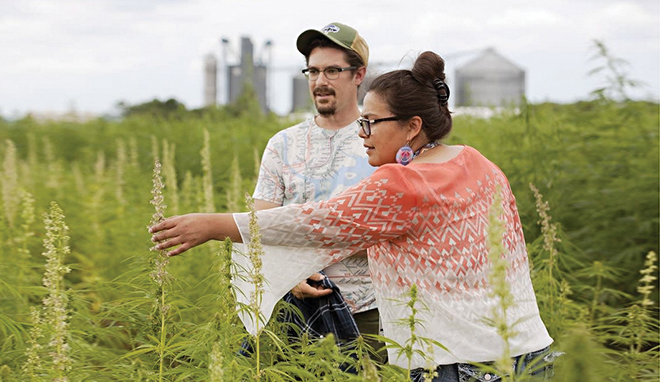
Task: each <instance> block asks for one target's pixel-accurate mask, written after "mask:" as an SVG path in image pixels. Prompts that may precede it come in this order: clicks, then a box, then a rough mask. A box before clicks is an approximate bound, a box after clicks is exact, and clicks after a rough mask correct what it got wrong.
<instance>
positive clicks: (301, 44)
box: [296, 29, 353, 55]
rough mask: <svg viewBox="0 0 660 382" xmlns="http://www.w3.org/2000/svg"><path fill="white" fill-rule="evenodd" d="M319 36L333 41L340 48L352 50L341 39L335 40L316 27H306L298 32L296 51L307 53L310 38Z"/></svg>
mask: <svg viewBox="0 0 660 382" xmlns="http://www.w3.org/2000/svg"><path fill="white" fill-rule="evenodd" d="M319 37H321V38H325V39H328V40H330V41H332V42H334V43H335V44H337V45H339V46H341V47H342V48H346V49H349V50H353V49H351V47H350V46H346V45H345V44H344V43H342V42H341V41H339V40H337V39H335V38H333V37H331V36H329V35H327V34H325V33H322V32H319V31H317V30H316V29H308V30H306V31H304V32H302V33H301V34H300V36H298V40H297V41H296V47H297V48H298V51H299V52H300V53H302V54H303V55H307V54H309V49H308V46H309V43H310V42H311V41H312V40H314V39H316V38H319Z"/></svg>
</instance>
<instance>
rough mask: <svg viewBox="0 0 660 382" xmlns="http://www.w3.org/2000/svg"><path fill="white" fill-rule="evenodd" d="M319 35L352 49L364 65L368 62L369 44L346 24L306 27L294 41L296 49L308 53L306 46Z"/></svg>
mask: <svg viewBox="0 0 660 382" xmlns="http://www.w3.org/2000/svg"><path fill="white" fill-rule="evenodd" d="M319 36H323V37H326V38H328V39H329V40H330V41H332V42H334V43H335V44H337V45H339V46H341V47H342V48H346V49H349V50H352V51H354V52H355V53H357V54H358V55H359V56H360V58H362V62H363V63H364V66H367V64H368V62H369V46H368V45H367V42H366V41H364V39H363V38H362V36H360V35H359V34H358V32H357V31H356V30H355V29H353V28H351V27H349V26H348V25H346V24H341V23H331V24H328V25H326V26H324V27H323V28H321V29H320V30H316V29H308V30H306V31H304V32H302V33H301V34H300V36H298V41H297V42H296V46H297V47H298V51H300V53H302V54H304V55H306V54H308V53H309V51H308V49H307V46H308V45H309V43H310V42H311V41H312V40H313V39H315V38H317V37H319Z"/></svg>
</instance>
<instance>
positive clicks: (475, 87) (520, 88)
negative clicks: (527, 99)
mask: <svg viewBox="0 0 660 382" xmlns="http://www.w3.org/2000/svg"><path fill="white" fill-rule="evenodd" d="M455 77H456V81H455V85H454V89H455V90H454V89H452V90H454V92H455V93H456V98H455V100H456V101H455V106H510V105H512V104H518V103H519V102H520V100H521V98H522V97H523V96H524V95H525V71H524V70H522V69H521V68H519V67H518V66H516V65H515V64H513V63H512V62H511V61H509V60H508V59H506V58H504V57H503V56H502V55H500V54H499V53H497V52H496V51H495V49H493V48H489V49H486V50H485V51H483V53H482V54H481V55H480V56H478V57H476V58H475V59H473V60H472V61H470V62H468V63H467V64H465V65H463V66H462V67H460V68H459V69H456V76H455Z"/></svg>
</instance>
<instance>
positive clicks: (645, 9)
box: [0, 0, 660, 117]
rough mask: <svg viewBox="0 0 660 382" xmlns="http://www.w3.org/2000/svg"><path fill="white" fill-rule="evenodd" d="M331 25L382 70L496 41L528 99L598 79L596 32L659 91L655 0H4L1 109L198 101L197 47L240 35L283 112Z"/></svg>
mask: <svg viewBox="0 0 660 382" xmlns="http://www.w3.org/2000/svg"><path fill="white" fill-rule="evenodd" d="M332 21H339V22H343V23H346V24H349V25H351V26H354V27H355V28H356V29H358V30H359V32H360V33H361V34H362V35H363V36H364V37H365V39H366V40H367V42H368V43H369V46H370V49H371V62H372V63H381V64H382V65H381V66H379V68H380V69H381V70H384V69H385V68H387V69H390V68H395V67H397V66H400V67H407V66H409V65H410V63H411V62H412V60H413V59H414V57H415V56H416V54H417V53H419V52H422V51H425V50H432V51H435V52H436V53H438V54H440V55H441V56H444V57H445V58H446V61H447V74H448V77H449V81H450V83H451V78H452V76H453V70H455V68H456V67H458V66H460V65H461V64H462V63H464V62H465V61H466V60H468V59H470V58H471V57H473V56H474V54H472V53H474V52H478V51H480V50H482V49H484V48H487V47H494V48H495V49H496V50H497V51H498V52H499V53H501V54H502V55H504V56H505V57H507V58H508V59H510V60H511V61H512V62H514V63H515V64H516V65H518V66H520V67H521V68H523V69H524V70H525V71H526V73H527V84H526V93H527V96H528V98H529V99H530V100H531V101H532V102H541V101H555V102H573V101H576V100H580V99H586V98H588V97H589V93H590V92H591V91H592V90H593V89H595V88H597V87H599V86H601V85H602V84H603V81H604V79H603V77H593V76H591V77H590V76H588V75H587V73H588V72H589V71H590V70H591V69H593V68H595V67H596V66H598V65H599V64H600V63H599V62H598V61H593V60H590V58H591V57H592V56H593V54H594V53H595V50H594V44H593V40H594V39H598V40H601V41H603V42H604V43H605V45H606V46H607V47H608V48H609V50H610V51H611V53H612V54H613V55H614V56H616V57H618V58H621V59H624V60H626V61H628V63H629V64H630V65H629V66H628V76H629V77H630V78H631V79H634V80H638V81H641V82H642V83H643V86H642V87H640V88H639V89H637V90H636V91H634V92H633V93H631V95H632V96H634V97H636V98H645V99H654V100H657V99H658V97H659V94H660V2H658V1H657V0H629V1H617V0H582V1H574V0H555V1H539V0H525V1H522V0H502V1H498V2H487V1H476V0H462V1H455V0H447V1H438V0H421V1H415V0H410V1H405V2H404V1H400V0H397V1H393V0H365V1H358V0H352V1H344V0H339V1H333V2H324V3H313V2H309V1H293V0H279V1H277V0H270V1H268V0H234V1H228V0H191V1H184V0H158V1H156V0H133V1H129V0H93V1H92V0H57V1H53V0H0V36H2V38H0V52H2V54H0V114H1V115H3V116H10V117H11V116H19V115H22V114H24V113H26V112H29V111H35V112H65V111H67V110H69V109H72V108H73V109H75V110H77V111H79V112H92V113H109V112H112V110H113V108H114V105H115V104H116V103H117V102H118V101H125V102H128V103H129V104H135V103H141V102H146V101H149V100H151V99H153V98H159V99H163V100H164V99H167V98H176V99H177V100H179V101H181V102H183V103H184V104H186V106H188V107H189V108H196V107H200V106H202V102H203V83H202V81H203V71H202V70H203V60H204V56H205V55H207V54H209V53H213V54H215V55H217V56H218V58H219V59H220V60H222V58H221V57H220V55H221V53H222V49H221V44H220V42H219V40H220V38H227V39H228V40H229V41H230V43H229V47H230V48H231V49H230V50H229V52H228V54H227V57H226V59H227V61H228V62H229V63H233V62H234V61H235V60H236V59H237V57H236V53H237V52H238V50H239V40H240V38H241V37H242V36H248V37H250V38H251V39H252V42H253V43H254V45H255V56H256V58H257V59H263V60H264V61H266V60H267V55H266V51H265V49H264V44H265V42H266V41H268V40H271V41H272V43H273V45H272V48H271V56H270V62H271V65H272V67H273V69H274V71H273V72H272V75H271V78H270V85H271V89H270V92H269V95H270V104H271V107H272V108H273V109H274V110H275V111H276V112H278V113H281V114H282V113H286V111H288V109H289V108H290V105H291V78H292V76H293V75H295V74H296V73H297V72H298V71H299V70H300V69H302V68H303V65H304V61H303V59H302V56H301V55H300V54H299V53H298V51H297V50H296V49H295V39H296V37H297V36H298V34H299V33H300V32H302V31H303V30H305V29H309V28H321V27H323V26H324V25H325V24H328V23H330V22H332ZM374 68H375V65H374ZM220 97H221V100H222V99H223V98H222V97H223V96H222V95H221V96H220Z"/></svg>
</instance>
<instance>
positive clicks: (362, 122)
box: [357, 117, 401, 137]
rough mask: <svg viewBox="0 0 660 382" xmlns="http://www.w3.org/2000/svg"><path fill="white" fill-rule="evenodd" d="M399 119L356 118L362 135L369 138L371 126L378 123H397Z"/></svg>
mask: <svg viewBox="0 0 660 382" xmlns="http://www.w3.org/2000/svg"><path fill="white" fill-rule="evenodd" d="M400 119H401V118H399V117H387V118H378V119H366V118H358V119H357V124H358V126H360V127H361V128H362V132H363V133H364V135H366V136H367V137H368V136H371V125H374V124H376V123H378V122H385V121H398V120H400Z"/></svg>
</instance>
